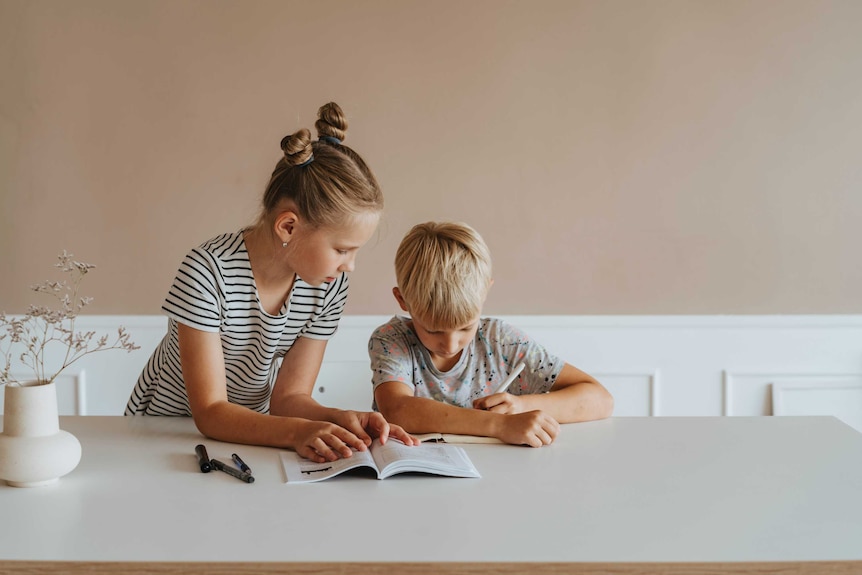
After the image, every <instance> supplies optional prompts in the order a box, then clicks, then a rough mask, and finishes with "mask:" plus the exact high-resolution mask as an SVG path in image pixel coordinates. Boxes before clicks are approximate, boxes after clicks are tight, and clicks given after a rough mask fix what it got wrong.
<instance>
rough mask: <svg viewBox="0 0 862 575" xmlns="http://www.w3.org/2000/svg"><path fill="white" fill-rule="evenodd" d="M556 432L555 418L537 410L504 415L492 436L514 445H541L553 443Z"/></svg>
mask: <svg viewBox="0 0 862 575" xmlns="http://www.w3.org/2000/svg"><path fill="white" fill-rule="evenodd" d="M489 397H490V396H489ZM558 433H560V424H559V423H557V420H556V419H554V418H553V417H551V416H550V415H548V414H547V413H545V412H544V411H538V410H537V411H528V412H526V413H519V414H516V415H508V416H506V417H504V418H503V421H502V423H501V425H500V427H499V429H498V430H497V431H496V432H495V433H494V437H496V438H497V439H500V440H502V441H505V442H506V443H511V444H514V445H529V446H530V447H541V446H543V445H550V444H551V443H553V441H554V439H556V437H557V434H558Z"/></svg>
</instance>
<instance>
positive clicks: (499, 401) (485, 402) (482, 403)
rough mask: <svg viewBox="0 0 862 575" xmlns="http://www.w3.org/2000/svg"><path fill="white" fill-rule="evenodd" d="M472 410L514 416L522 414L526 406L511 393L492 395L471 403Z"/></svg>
mask: <svg viewBox="0 0 862 575" xmlns="http://www.w3.org/2000/svg"><path fill="white" fill-rule="evenodd" d="M473 409H484V410H486V411H493V412H494V413H504V414H508V415H514V414H516V413H524V411H526V406H525V405H524V401H523V399H522V398H521V397H519V396H517V395H512V394H511V393H505V392H503V393H494V394H492V395H487V396H485V397H480V398H479V399H476V400H474V401H473Z"/></svg>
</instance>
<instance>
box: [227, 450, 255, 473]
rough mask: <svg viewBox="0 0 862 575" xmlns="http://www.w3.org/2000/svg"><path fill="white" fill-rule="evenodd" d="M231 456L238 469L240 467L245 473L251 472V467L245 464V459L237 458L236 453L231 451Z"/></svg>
mask: <svg viewBox="0 0 862 575" xmlns="http://www.w3.org/2000/svg"><path fill="white" fill-rule="evenodd" d="M231 457H232V458H233V462H234V463H236V464H237V465H239V468H240V469H242V470H243V471H245V472H246V473H251V467H249V466H248V465H246V464H245V461H243V460H242V459H240V458H239V455H237V454H236V453H233V454H231Z"/></svg>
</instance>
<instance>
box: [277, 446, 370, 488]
mask: <svg viewBox="0 0 862 575" xmlns="http://www.w3.org/2000/svg"><path fill="white" fill-rule="evenodd" d="M278 455H279V458H280V459H281V466H282V468H283V469H284V476H285V477H287V483H313V482H315V481H323V480H324V479H329V478H330V477H334V476H336V475H338V474H340V473H344V472H345V471H349V470H351V469H356V468H357V467H370V468H371V469H373V470H374V471H375V472H376V471H377V465H375V463H374V458H373V457H371V453H370V452H369V451H354V452H353V455H352V456H351V457H348V458H346V459H336V460H335V461H327V462H325V463H316V462H314V461H311V460H310V459H305V458H304V457H300V456H299V455H298V454H297V453H296V452H295V451H280V452H279V454H278Z"/></svg>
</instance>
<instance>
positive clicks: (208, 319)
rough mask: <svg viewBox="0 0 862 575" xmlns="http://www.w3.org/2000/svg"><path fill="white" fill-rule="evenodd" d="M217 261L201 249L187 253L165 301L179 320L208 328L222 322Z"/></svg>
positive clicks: (164, 306)
mask: <svg viewBox="0 0 862 575" xmlns="http://www.w3.org/2000/svg"><path fill="white" fill-rule="evenodd" d="M220 276H221V274H220V273H219V272H218V268H217V266H216V264H215V261H214V260H213V259H212V258H211V256H209V254H207V253H206V252H205V251H203V250H201V249H198V248H196V249H194V250H192V251H191V252H189V254H188V255H186V257H185V259H184V260H183V262H182V263H181V264H180V268H179V270H178V271H177V275H176V278H174V283H173V285H171V289H170V290H169V291H168V295H167V297H166V298H165V301H164V303H163V304H162V311H164V312H165V314H166V315H167V316H168V317H170V318H171V319H174V320H176V321H177V322H178V323H181V324H184V325H188V326H190V327H193V328H195V329H199V330H201V331H207V332H217V331H219V328H220V326H221V309H220V305H219V295H218V294H219V291H220V290H219V287H218V285H219V282H218V279H217V278H219V277H220Z"/></svg>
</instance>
